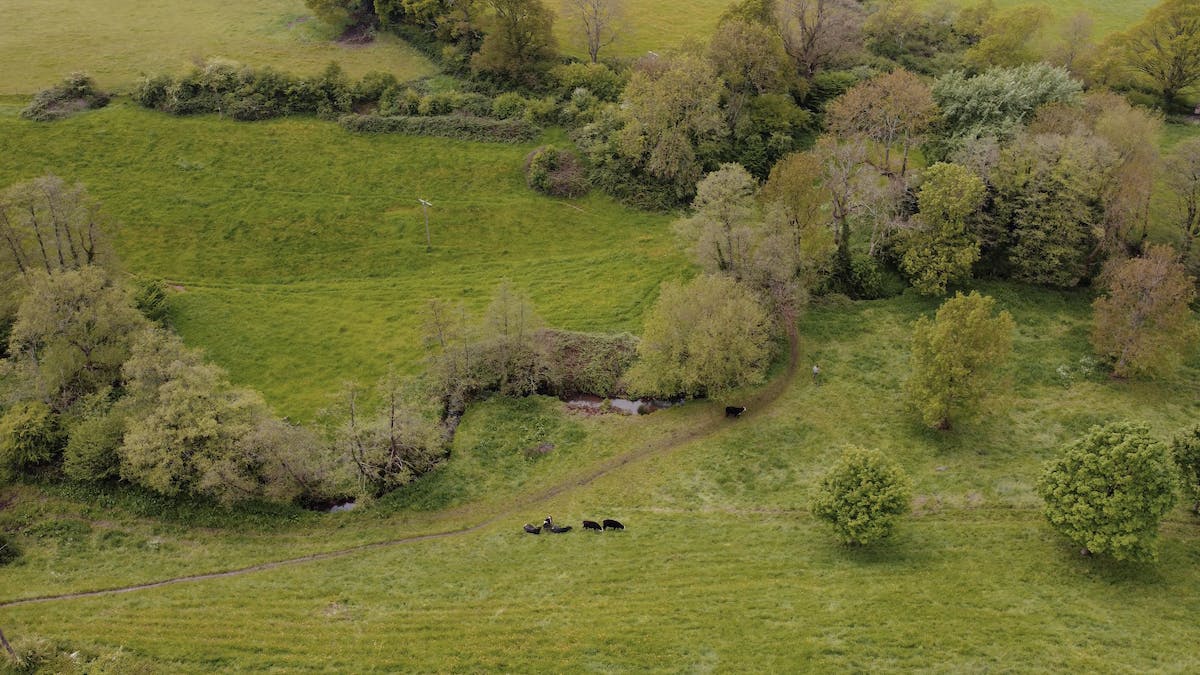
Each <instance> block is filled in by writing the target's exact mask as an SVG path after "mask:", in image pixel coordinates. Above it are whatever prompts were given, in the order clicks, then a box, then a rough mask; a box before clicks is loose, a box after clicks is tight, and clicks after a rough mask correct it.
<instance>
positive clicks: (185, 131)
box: [0, 103, 686, 419]
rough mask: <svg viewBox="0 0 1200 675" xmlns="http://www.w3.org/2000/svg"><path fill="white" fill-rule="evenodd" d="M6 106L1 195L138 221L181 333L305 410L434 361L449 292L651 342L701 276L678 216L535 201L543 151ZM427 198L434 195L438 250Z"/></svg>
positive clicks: (308, 126)
mask: <svg viewBox="0 0 1200 675" xmlns="http://www.w3.org/2000/svg"><path fill="white" fill-rule="evenodd" d="M0 110H3V113H2V114H0V152H2V153H3V154H4V155H5V156H7V157H13V158H15V157H22V158H23V159H22V160H21V161H19V162H17V161H13V162H9V163H6V164H5V165H4V166H3V167H0V184H4V185H8V184H10V183H13V182H16V181H17V180H22V179H27V178H31V177H33V176H36V175H39V174H41V173H43V172H47V171H53V172H55V173H57V174H59V175H61V176H63V177H64V178H66V179H68V180H72V181H76V180H77V181H82V182H83V183H85V184H86V185H87V186H88V189H89V190H90V191H91V192H92V194H94V195H95V196H97V197H99V198H100V199H101V200H102V201H103V202H104V204H105V205H106V207H107V209H108V211H109V212H110V213H111V214H112V215H113V216H114V217H115V218H116V219H117V220H118V221H119V222H120V223H121V225H122V229H121V231H120V232H119V234H118V237H117V240H118V241H117V243H118V246H117V248H118V251H119V253H120V255H121V258H122V260H123V261H124V264H125V266H126V267H127V269H128V270H129V271H131V272H133V273H136V274H142V275H150V276H157V277H162V278H165V279H167V280H168V281H169V282H170V283H171V284H172V285H173V286H175V287H176V292H175V293H174V294H173V297H172V305H173V307H174V309H175V312H174V316H175V322H176V325H177V327H178V329H179V331H180V332H181V333H182V334H183V336H184V338H185V339H186V340H187V341H188V342H189V343H190V344H194V345H198V346H202V347H204V348H206V349H207V350H208V352H209V353H210V355H211V356H212V357H213V358H214V359H215V360H216V361H217V362H218V363H220V364H222V365H224V366H225V367H226V368H228V369H229V371H230V372H231V373H232V375H233V377H234V379H235V380H236V381H238V382H242V383H246V384H249V385H252V386H254V387H257V388H260V389H262V390H263V391H264V392H265V393H266V394H267V397H268V399H269V400H270V401H271V402H272V403H274V404H276V405H277V407H278V409H279V411H280V412H281V413H282V414H287V415H291V416H293V417H294V418H301V419H305V418H309V417H311V415H312V414H313V413H314V412H316V411H317V410H318V409H319V408H321V407H323V406H325V405H326V404H327V403H328V402H329V397H330V396H331V395H332V394H334V393H336V392H337V390H338V389H339V387H340V384H341V382H342V381H343V380H346V379H352V378H358V379H360V380H361V381H364V382H373V381H374V380H375V379H377V378H378V377H380V376H381V375H382V374H383V373H385V372H386V371H387V369H388V367H389V366H390V365H393V364H394V365H395V366H397V367H398V368H400V369H401V370H402V371H404V372H409V373H411V372H415V371H416V370H417V369H419V367H420V362H421V358H422V354H423V344H422V341H423V338H424V334H423V332H422V322H423V320H422V311H423V309H424V307H425V304H426V302H427V301H428V300H430V299H432V298H444V299H447V300H462V301H464V302H465V303H467V304H468V305H469V306H470V307H471V308H472V309H475V310H482V309H483V307H485V306H486V304H487V302H488V301H489V300H490V297H491V294H492V292H493V290H494V288H495V286H496V284H497V283H498V282H499V280H500V279H502V278H506V277H507V278H509V279H510V280H511V281H512V282H513V283H514V284H515V285H516V286H517V288H518V289H520V290H523V291H525V292H528V293H529V294H530V295H531V296H532V298H533V299H534V301H535V303H536V305H537V308H538V310H539V311H540V312H541V314H542V316H543V317H544V318H545V319H546V321H547V322H548V323H549V324H550V325H552V326H558V327H562V328H568V329H577V330H595V331H619V330H632V331H636V330H637V329H638V328H639V327H640V317H641V314H642V311H643V310H644V308H645V307H646V306H647V304H648V303H649V302H650V301H651V300H652V299H653V297H654V296H655V295H656V294H657V289H658V285H659V283H660V282H661V281H663V280H664V279H671V278H676V277H679V276H680V275H682V274H685V273H686V266H685V264H684V262H683V258H682V256H681V254H680V253H679V252H677V251H676V248H675V245H674V241H673V238H672V235H671V233H670V230H669V228H668V227H667V223H668V221H669V219H668V218H667V217H664V216H656V215H649V214H644V213H639V212H636V211H631V210H629V209H625V208H623V207H620V206H618V205H617V204H615V203H614V202H612V201H611V200H608V199H605V198H603V197H600V196H593V197H590V198H586V199H583V200H577V201H575V202H566V201H560V200H553V199H549V198H546V197H542V196H539V195H537V194H536V193H534V192H533V191H531V190H529V189H528V188H527V187H526V186H525V183H524V177H523V176H522V173H521V163H522V158H523V157H524V155H525V154H526V153H527V152H529V150H530V149H531V148H532V147H533V146H522V147H518V146H508V145H499V144H471V143H463V142H452V141H446V140H443V139H430V138H424V139H422V138H408V137H395V136H377V137H368V136H354V135H351V134H349V133H346V132H343V131H342V130H341V129H340V128H338V127H337V126H336V125H334V124H331V123H329V122H322V121H317V120H313V119H292V120H282V121H274V122H266V123H255V124H244V123H238V122H233V121H229V120H219V119H216V118H212V117H202V118H188V119H178V118H172V117H169V116H166V115H163V114H160V113H154V112H148V111H145V110H140V109H138V108H136V106H133V105H132V104H126V103H118V104H115V105H114V106H112V107H110V108H106V109H103V110H99V111H94V112H91V113H88V114H86V115H81V116H78V117H76V118H73V119H70V120H66V121H63V122H61V123H56V124H34V123H30V122H25V121H22V120H19V119H17V118H16V114H15V113H16V110H17V108H16V107H15V106H11V107H6V108H0ZM80 139H88V141H87V145H86V146H81V145H80ZM418 198H423V199H428V200H430V201H432V202H433V204H434V207H433V209H432V211H431V215H430V219H431V230H432V233H433V235H432V238H433V244H434V246H433V251H432V252H430V253H426V251H425V232H424V221H423V219H422V214H421V206H420V205H419V204H418V202H417V199H418Z"/></svg>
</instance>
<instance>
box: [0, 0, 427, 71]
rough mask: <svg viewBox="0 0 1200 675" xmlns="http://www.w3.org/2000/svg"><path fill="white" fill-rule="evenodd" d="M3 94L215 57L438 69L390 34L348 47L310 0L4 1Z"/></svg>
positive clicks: (291, 64)
mask: <svg viewBox="0 0 1200 675" xmlns="http://www.w3.org/2000/svg"><path fill="white" fill-rule="evenodd" d="M0 16H2V17H4V20H3V28H2V29H0V63H3V64H4V67H3V68H0V94H31V93H33V92H35V91H38V90H39V89H44V88H45V87H48V86H50V85H52V84H55V83H56V82H58V81H59V80H61V79H62V78H63V76H65V75H66V74H67V73H70V72H73V71H76V70H83V71H86V72H88V73H90V74H91V75H92V76H93V77H95V78H96V80H97V82H98V83H99V84H100V86H101V87H103V88H106V89H108V88H111V89H118V90H126V89H128V88H129V87H130V86H131V85H132V84H133V83H134V82H136V81H137V78H138V77H139V75H140V74H143V73H146V74H157V73H160V72H164V71H165V72H172V73H177V72H181V71H184V70H186V69H187V68H188V67H190V66H191V65H192V64H193V63H195V62H196V61H198V60H201V59H206V58H210V57H221V58H226V59H233V60H235V61H239V62H242V63H247V64H250V65H254V66H274V67H275V68H278V69H280V70H284V71H287V72H294V73H302V74H312V73H317V72H320V70H321V69H323V68H324V67H325V65H326V64H328V63H329V62H330V61H337V62H338V63H340V64H341V65H342V67H343V68H345V69H346V71H347V72H348V73H350V74H351V75H352V76H360V75H362V74H363V73H366V72H368V71H371V70H384V71H388V72H391V73H393V74H395V75H396V77H398V78H400V79H401V80H406V79H412V78H416V77H420V76H423V75H429V74H432V73H433V72H434V68H433V66H432V65H431V64H430V63H429V62H428V61H427V60H426V59H425V58H424V57H422V56H421V55H420V54H419V53H418V52H417V51H416V50H414V49H413V48H411V47H409V46H408V45H407V44H405V43H404V42H402V41H400V40H397V39H395V38H393V37H391V36H382V37H381V38H380V39H379V40H377V41H376V42H375V43H374V44H371V45H369V46H365V47H363V46H341V45H338V44H335V43H334V42H333V41H332V39H333V38H335V37H337V36H336V35H333V34H332V33H331V32H330V30H329V29H328V28H326V27H324V26H322V25H320V24H319V23H318V22H317V21H315V20H313V19H312V17H311V15H310V14H309V12H308V8H307V7H305V6H304V2H303V0H256V1H255V2H221V1H220V0H193V1H191V2H182V1H181V0H106V1H105V2H76V3H68V4H62V3H54V2H49V1H48V0H0Z"/></svg>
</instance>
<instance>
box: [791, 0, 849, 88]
mask: <svg viewBox="0 0 1200 675" xmlns="http://www.w3.org/2000/svg"><path fill="white" fill-rule="evenodd" d="M778 14H779V28H780V33H781V35H782V36H783V44H784V48H785V49H786V50H787V53H788V55H789V56H791V57H792V60H793V61H795V62H796V65H797V67H798V68H799V70H800V74H801V75H803V76H804V77H806V78H808V79H812V77H813V76H814V75H816V74H817V73H818V72H819V71H821V70H823V69H825V68H828V67H830V66H835V65H839V64H841V63H843V62H844V61H846V60H848V59H849V58H850V57H851V56H852V55H853V54H855V53H856V52H858V51H859V50H860V49H861V45H862V38H861V35H862V25H863V20H864V19H865V18H866V12H865V11H864V9H863V7H862V5H860V4H859V3H857V2H855V0H781V2H780V3H779V9H778Z"/></svg>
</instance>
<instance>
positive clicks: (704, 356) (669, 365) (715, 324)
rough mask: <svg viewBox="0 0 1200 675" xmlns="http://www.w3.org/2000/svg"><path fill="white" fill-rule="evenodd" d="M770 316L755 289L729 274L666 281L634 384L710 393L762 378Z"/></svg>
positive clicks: (654, 390) (657, 390)
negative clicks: (754, 292)
mask: <svg viewBox="0 0 1200 675" xmlns="http://www.w3.org/2000/svg"><path fill="white" fill-rule="evenodd" d="M768 325H769V322H768V319H767V316H766V313H765V312H764V311H763V310H762V307H760V306H759V304H758V301H757V300H756V299H755V298H754V295H753V294H752V293H751V292H750V291H749V290H748V289H747V288H745V287H744V286H743V285H741V284H739V283H738V282H736V281H734V280H733V279H731V278H729V277H725V276H714V275H703V276H699V277H696V278H695V279H693V280H692V281H690V282H688V283H687V284H679V283H674V282H666V283H664V284H663V285H662V292H661V293H660V294H659V297H658V301H657V302H655V303H654V307H652V308H651V309H650V312H649V313H648V314H647V315H646V323H645V326H644V329H643V332H642V340H641V342H640V343H639V344H638V362H637V363H636V364H635V365H634V367H633V368H632V369H631V370H630V373H629V381H630V384H631V387H632V388H633V389H634V390H635V391H637V392H639V393H643V394H650V395H674V394H687V395H689V396H702V395H703V396H708V397H710V398H720V397H721V396H723V395H724V394H726V393H728V392H729V391H731V390H733V389H735V388H737V387H741V386H743V385H748V384H756V383H758V382H761V381H762V379H763V375H764V373H765V371H766V367H767V363H768V357H769V356H770V345H769V342H768V341H769V337H770V335H769V333H768Z"/></svg>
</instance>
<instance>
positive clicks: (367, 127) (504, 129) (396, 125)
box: [338, 115, 541, 143]
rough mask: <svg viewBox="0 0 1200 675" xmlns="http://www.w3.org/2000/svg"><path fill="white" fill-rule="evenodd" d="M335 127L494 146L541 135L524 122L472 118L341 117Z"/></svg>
mask: <svg viewBox="0 0 1200 675" xmlns="http://www.w3.org/2000/svg"><path fill="white" fill-rule="evenodd" d="M338 124H341V125H342V127H343V128H345V129H346V130H348V131H353V132H356V133H364V134H389V133H390V134H410V135H413V136H443V137H446V138H457V139H460V140H464V141H483V142H494V143H526V142H529V141H531V140H533V139H534V138H536V137H537V135H538V134H539V133H540V131H541V130H540V129H538V128H537V127H535V126H533V125H532V124H529V123H528V122H525V121H524V120H518V119H511V120H496V119H490V118H487V117H474V116H471V115H437V116H433V117H419V116H413V115H344V116H342V117H340V118H339V119H338Z"/></svg>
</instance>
